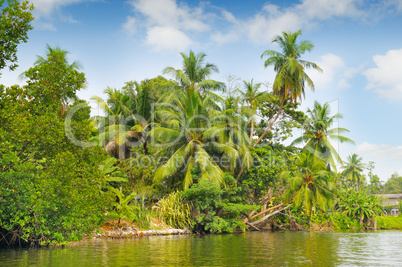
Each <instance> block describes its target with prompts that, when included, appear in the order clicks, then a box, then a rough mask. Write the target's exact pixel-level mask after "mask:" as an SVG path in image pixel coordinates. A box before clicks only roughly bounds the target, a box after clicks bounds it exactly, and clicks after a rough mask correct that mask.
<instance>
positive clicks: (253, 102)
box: [240, 80, 266, 142]
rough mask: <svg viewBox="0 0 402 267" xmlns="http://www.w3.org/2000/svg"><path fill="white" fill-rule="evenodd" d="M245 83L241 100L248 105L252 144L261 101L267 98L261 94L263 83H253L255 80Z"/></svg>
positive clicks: (247, 111) (241, 92)
mask: <svg viewBox="0 0 402 267" xmlns="http://www.w3.org/2000/svg"><path fill="white" fill-rule="evenodd" d="M243 83H244V89H245V90H244V91H240V96H241V99H242V100H243V101H244V102H246V103H247V108H246V110H245V112H246V113H248V114H249V116H250V137H249V139H250V142H251V141H252V140H253V135H254V122H255V114H256V113H257V108H258V107H259V106H260V104H261V101H262V100H263V99H264V98H265V96H266V94H265V93H263V92H259V88H260V87H261V83H257V84H255V83H253V80H251V81H250V82H246V81H243Z"/></svg>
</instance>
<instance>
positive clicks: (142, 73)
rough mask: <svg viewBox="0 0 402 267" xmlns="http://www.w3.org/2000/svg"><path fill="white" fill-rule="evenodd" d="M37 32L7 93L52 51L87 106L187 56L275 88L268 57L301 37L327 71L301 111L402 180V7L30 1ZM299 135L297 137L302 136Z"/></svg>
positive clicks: (401, 3)
mask: <svg viewBox="0 0 402 267" xmlns="http://www.w3.org/2000/svg"><path fill="white" fill-rule="evenodd" d="M32 2H33V3H34V4H35V6H36V10H35V12H34V15H35V17H36V19H35V21H34V24H33V25H34V30H32V31H31V32H30V33H29V41H28V43H26V44H22V45H20V46H19V52H18V56H19V65H20V67H19V68H18V69H17V70H16V71H14V72H8V71H3V75H2V77H1V78H0V83H2V84H5V85H12V84H23V81H20V80H19V79H18V75H19V74H20V73H21V72H23V71H24V70H26V69H27V68H29V67H30V66H32V64H33V62H34V61H35V59H36V55H43V53H44V50H45V47H46V44H49V45H50V46H52V47H54V46H60V47H61V48H62V49H65V50H68V51H69V52H70V54H69V59H70V60H71V61H73V60H78V61H79V62H80V63H81V65H82V66H83V69H82V70H83V71H84V72H85V73H86V77H87V80H88V83H87V89H86V90H85V91H83V92H80V93H79V96H80V97H81V98H83V99H85V100H89V98H90V97H91V96H93V95H99V96H103V93H102V92H103V90H104V89H106V87H107V86H110V87H114V88H120V87H122V86H123V85H124V82H126V81H130V80H137V81H141V80H143V79H145V78H153V77H155V76H157V75H160V74H161V72H162V70H163V69H164V68H165V67H167V66H173V67H175V68H180V66H181V64H180V63H181V57H180V55H179V52H185V53H187V52H188V51H189V50H190V49H192V50H193V51H195V52H196V53H198V52H204V53H206V54H207V55H208V56H207V60H208V61H210V62H212V63H214V64H216V65H217V66H218V68H219V70H220V73H219V74H216V75H214V76H213V77H212V78H214V79H216V80H220V81H224V82H226V81H227V77H228V75H233V76H236V77H238V78H240V79H241V80H247V81H249V80H251V79H254V81H258V82H264V83H267V82H271V83H272V82H273V79H274V72H273V70H272V68H267V69H265V68H264V67H263V60H262V59H261V58H260V56H261V54H262V53H263V52H264V51H265V50H266V49H277V46H275V45H273V44H272V43H271V41H272V39H273V38H274V37H275V35H277V34H280V33H281V32H282V31H297V30H298V29H301V30H302V31H303V35H302V36H301V38H300V40H310V41H311V42H312V43H314V45H315V48H314V49H313V50H312V51H311V53H308V54H306V55H305V59H308V60H310V61H314V62H316V63H318V64H319V66H320V67H321V68H322V69H323V70H324V72H323V73H322V74H320V73H317V72H310V76H311V78H312V79H313V81H314V83H315V87H316V91H315V92H314V93H312V92H310V91H307V94H306V99H305V100H304V101H303V104H302V107H301V108H302V110H303V111H306V109H307V108H308V107H312V105H313V103H314V101H315V100H317V101H319V102H321V103H324V102H331V107H332V110H333V111H334V112H340V113H342V114H343V116H344V119H342V120H341V121H340V122H339V126H340V127H345V128H347V129H349V130H350V131H351V132H350V133H349V134H348V137H350V138H351V139H353V140H354V141H355V145H344V144H340V145H339V152H340V155H341V156H342V158H343V159H344V160H346V157H347V156H348V155H350V154H351V153H357V154H359V155H360V156H361V157H363V161H364V162H368V161H375V162H376V169H375V173H377V174H378V175H379V176H380V178H381V179H382V180H383V181H384V180H386V179H387V178H388V177H390V175H391V174H392V173H394V172H399V173H400V174H402V144H401V133H402V118H401V115H402V105H401V104H402V34H401V33H402V0H382V1H373V0H337V1H332V0H300V1H278V0H277V1H234V0H231V1H229V0H224V1H215V0H214V1H207V2H202V1H176V0H127V1H118V0H117V1H116V0H113V1H112V0H99V1H97V0H32ZM297 134H298V133H297V132H296V133H295V135H297Z"/></svg>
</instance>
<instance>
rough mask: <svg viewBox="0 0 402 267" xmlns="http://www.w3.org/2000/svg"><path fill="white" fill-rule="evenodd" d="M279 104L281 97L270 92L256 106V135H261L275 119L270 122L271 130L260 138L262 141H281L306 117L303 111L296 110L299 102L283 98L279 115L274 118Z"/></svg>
mask: <svg viewBox="0 0 402 267" xmlns="http://www.w3.org/2000/svg"><path fill="white" fill-rule="evenodd" d="M280 105H281V99H280V98H279V97H277V96H275V95H273V93H272V92H270V93H268V94H266V95H265V97H264V99H263V100H262V102H261V104H260V106H259V108H258V114H259V117H260V118H261V120H260V122H259V123H258V124H257V126H258V127H257V128H256V129H257V130H256V133H257V135H259V136H261V135H262V134H263V132H264V129H266V127H268V126H269V125H270V124H272V123H273V121H274V120H275V119H276V121H275V123H274V124H272V127H271V131H270V132H269V133H267V134H266V135H265V136H264V137H263V138H262V139H261V141H262V142H265V143H270V144H275V143H281V142H283V141H284V140H286V139H288V138H289V137H291V136H292V131H293V129H294V128H301V127H302V125H303V124H304V123H305V121H306V119H307V116H306V115H305V114H304V112H302V111H299V110H298V107H299V103H293V102H291V101H290V100H289V99H287V100H285V102H284V104H283V106H282V112H281V115H280V116H279V117H278V118H276V115H277V113H278V111H279V109H280V108H281V107H280ZM254 146H255V144H254Z"/></svg>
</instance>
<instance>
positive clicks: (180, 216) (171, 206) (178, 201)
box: [152, 192, 192, 229]
mask: <svg viewBox="0 0 402 267" xmlns="http://www.w3.org/2000/svg"><path fill="white" fill-rule="evenodd" d="M152 209H153V210H154V211H155V212H156V213H158V216H159V218H160V219H161V220H162V221H163V222H164V223H165V224H167V225H169V226H172V227H175V228H180V229H185V228H187V227H188V226H189V225H190V223H191V210H192V207H191V205H190V203H188V202H187V201H186V199H185V198H184V197H183V196H182V194H181V193H180V192H173V193H170V194H169V195H166V196H165V197H163V198H162V199H161V200H160V201H159V202H158V203H157V204H156V205H155V206H154V207H153V208H152Z"/></svg>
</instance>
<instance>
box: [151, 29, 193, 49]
mask: <svg viewBox="0 0 402 267" xmlns="http://www.w3.org/2000/svg"><path fill="white" fill-rule="evenodd" d="M146 42H147V43H148V44H150V45H151V46H152V47H153V48H154V49H155V50H165V49H168V50H178V51H183V50H185V49H186V48H188V47H189V46H190V45H191V44H192V43H193V41H192V40H191V39H190V38H189V37H188V36H187V35H186V34H185V33H183V32H182V31H180V30H178V29H176V28H174V27H163V26H155V27H152V28H150V29H149V30H148V33H147V38H146Z"/></svg>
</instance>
